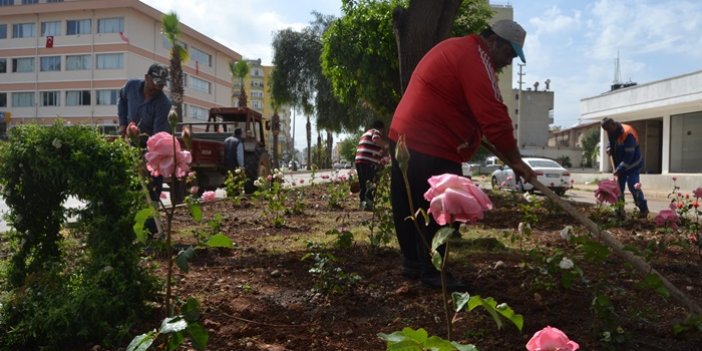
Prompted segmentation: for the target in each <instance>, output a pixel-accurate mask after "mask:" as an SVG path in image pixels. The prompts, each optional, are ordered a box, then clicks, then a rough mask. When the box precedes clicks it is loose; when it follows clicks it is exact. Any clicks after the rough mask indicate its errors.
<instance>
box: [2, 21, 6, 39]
mask: <svg viewBox="0 0 702 351" xmlns="http://www.w3.org/2000/svg"><path fill="white" fill-rule="evenodd" d="M0 39H7V24H0Z"/></svg>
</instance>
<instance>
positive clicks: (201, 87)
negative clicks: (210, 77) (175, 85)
mask: <svg viewBox="0 0 702 351" xmlns="http://www.w3.org/2000/svg"><path fill="white" fill-rule="evenodd" d="M188 86H189V87H190V88H192V89H193V90H197V91H200V92H203V93H207V94H209V93H210V82H208V81H206V80H204V79H200V78H197V77H193V76H190V84H188Z"/></svg>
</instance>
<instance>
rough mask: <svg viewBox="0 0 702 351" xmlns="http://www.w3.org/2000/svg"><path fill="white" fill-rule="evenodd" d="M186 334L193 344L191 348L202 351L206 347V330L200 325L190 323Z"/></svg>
mask: <svg viewBox="0 0 702 351" xmlns="http://www.w3.org/2000/svg"><path fill="white" fill-rule="evenodd" d="M188 334H190V339H191V340H192V342H193V347H195V348H196V349H198V350H204V349H205V348H206V347H207V340H208V339H209V335H207V330H206V329H205V327H203V326H202V325H201V324H200V323H192V324H190V325H188Z"/></svg>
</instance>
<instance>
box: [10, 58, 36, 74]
mask: <svg viewBox="0 0 702 351" xmlns="http://www.w3.org/2000/svg"><path fill="white" fill-rule="evenodd" d="M12 72H13V73H27V72H34V57H21V58H14V59H12Z"/></svg>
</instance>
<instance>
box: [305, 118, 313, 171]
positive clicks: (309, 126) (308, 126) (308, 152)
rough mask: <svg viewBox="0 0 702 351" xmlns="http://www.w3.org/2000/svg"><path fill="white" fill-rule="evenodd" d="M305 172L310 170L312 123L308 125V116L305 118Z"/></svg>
mask: <svg viewBox="0 0 702 351" xmlns="http://www.w3.org/2000/svg"><path fill="white" fill-rule="evenodd" d="M305 127H306V128H307V170H308V171H309V170H310V169H312V123H310V116H309V115H308V116H307V124H305Z"/></svg>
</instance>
